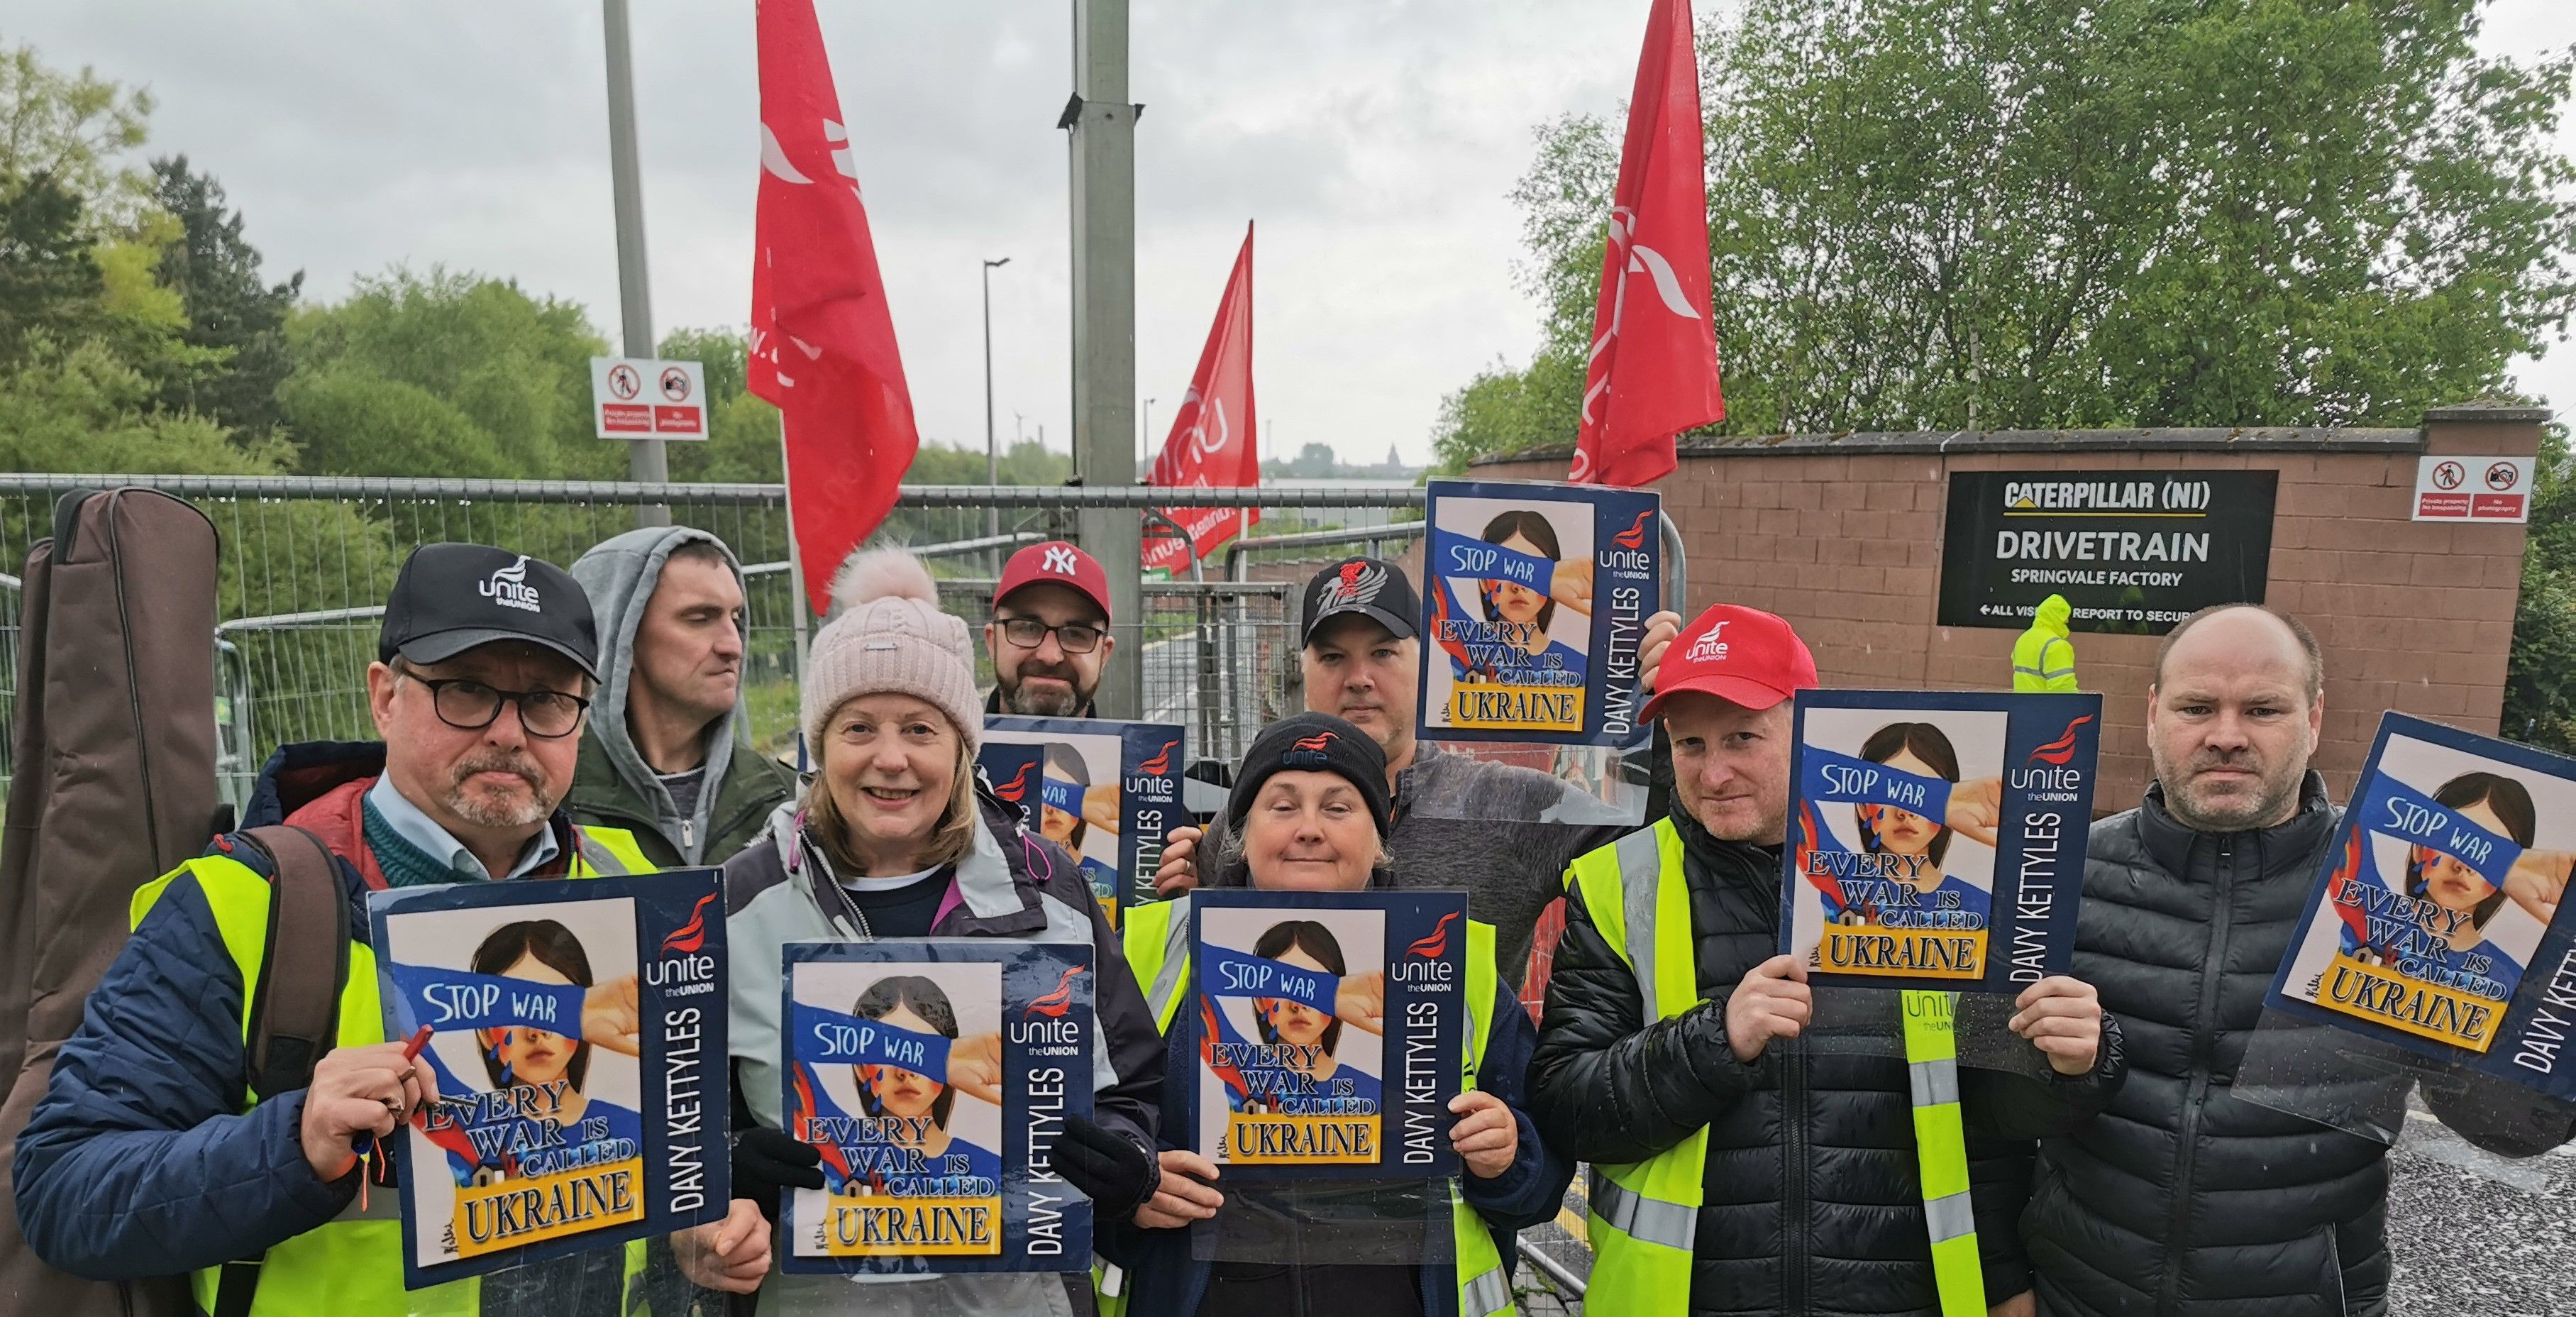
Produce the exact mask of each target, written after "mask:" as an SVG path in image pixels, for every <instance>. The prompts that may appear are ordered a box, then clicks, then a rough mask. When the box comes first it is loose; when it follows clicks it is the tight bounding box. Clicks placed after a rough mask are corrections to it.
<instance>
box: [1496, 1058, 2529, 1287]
mask: <svg viewBox="0 0 2576 1317" xmlns="http://www.w3.org/2000/svg"><path fill="white" fill-rule="evenodd" d="M2389 1172H2390V1179H2391V1181H2392V1182H2393V1187H2392V1188H2391V1189H2390V1192H2389V1200H2388V1238H2389V1246H2390V1250H2391V1252H2392V1253H2393V1254H2394V1255H2395V1258H2396V1268H2397V1269H2396V1277H2395V1280H2394V1282H2393V1283H2392V1284H2391V1286H2390V1289H2389V1317H2458V1315H2459V1314H2463V1313H2473V1314H2476V1317H2569V1314H2576V1147H2562V1148H2559V1149H2558V1150H2556V1151H2555V1152H2552V1153H2550V1154H2548V1155H2546V1156H2542V1157H2535V1158H2532V1159H2530V1160H2528V1161H2508V1160H2506V1159H2504V1158H2501V1157H2497V1156H2494V1155H2493V1154H2490V1153H2486V1152H2481V1151H2479V1150H2478V1149H2476V1148H2473V1147H2471V1146H2469V1144H2468V1143H2467V1142H2466V1141H2464V1140H2462V1139H2461V1138H2460V1136H2458V1135H2456V1134H2453V1133H2452V1132H2451V1131H2450V1130H2448V1129H2445V1128H2443V1126H2442V1124H2441V1122H2439V1121H2437V1120H2434V1119H2433V1118H2432V1116H2431V1115H2430V1114H2428V1113H2426V1112H2425V1111H2424V1110H2423V1109H2422V1108H2421V1107H2420V1106H2419V1107H2416V1108H2415V1109H2413V1110H2411V1111H2410V1112H2409V1113H2408V1116H2407V1121H2406V1131H2405V1133H2404V1135H2403V1136H2401V1137H2400V1138H2399V1139H2398V1141H2397V1147H2396V1149H2395V1150H2394V1151H2393V1152H2391V1153H2390V1155H2389ZM1582 1191H1583V1184H1582V1179H1581V1177H1580V1176H1578V1177H1577V1178H1576V1181H1575V1186H1574V1188H1573V1190H1572V1191H1570V1192H1568V1193H1567V1194H1566V1203H1567V1211H1566V1213H1565V1214H1564V1215H1561V1216H1559V1217H1558V1218H1557V1221H1556V1223H1555V1224H1551V1225H1545V1226H1541V1227H1539V1228H1537V1229H1535V1230H1529V1231H1524V1232H1522V1236H1521V1238H1522V1241H1523V1246H1524V1247H1525V1248H1535V1249H1540V1250H1543V1251H1545V1252H1546V1253H1547V1254H1548V1255H1549V1256H1550V1257H1552V1258H1554V1259H1555V1260H1557V1261H1558V1262H1560V1263H1563V1264H1565V1265H1566V1266H1567V1268H1568V1269H1570V1270H1572V1271H1574V1272H1575V1273H1576V1274H1577V1275H1589V1274H1590V1272H1591V1261H1592V1259H1591V1256H1590V1254H1588V1253H1587V1252H1586V1251H1585V1250H1584V1247H1583V1245H1582V1243H1581V1242H1580V1240H1579V1239H1578V1238H1577V1235H1576V1233H1574V1232H1579V1231H1580V1229H1581V1220H1582ZM1569 1226H1571V1227H1573V1232H1570V1231H1569V1230H1568V1227H1569ZM1519 1279H1520V1288H1521V1289H1522V1290H1523V1291H1524V1294H1525V1299H1524V1302H1523V1304H1522V1309H1521V1310H1522V1311H1523V1312H1524V1313H1531V1314H1545V1315H1547V1317H1554V1315H1556V1314H1579V1313H1581V1312H1582V1311H1583V1305H1582V1303H1581V1302H1580V1301H1568V1300H1565V1299H1563V1298H1562V1297H1560V1296H1558V1295H1557V1294H1555V1293H1554V1292H1553V1290H1552V1288H1551V1287H1550V1286H1549V1285H1548V1284H1547V1283H1546V1282H1545V1280H1544V1279H1543V1277H1542V1275H1541V1274H1540V1273H1539V1272H1538V1271H1537V1269H1536V1268H1533V1267H1531V1266H1529V1265H1527V1264H1526V1263H1525V1264H1524V1265H1523V1266H1522V1268H1521V1270H1520V1275H1519Z"/></svg>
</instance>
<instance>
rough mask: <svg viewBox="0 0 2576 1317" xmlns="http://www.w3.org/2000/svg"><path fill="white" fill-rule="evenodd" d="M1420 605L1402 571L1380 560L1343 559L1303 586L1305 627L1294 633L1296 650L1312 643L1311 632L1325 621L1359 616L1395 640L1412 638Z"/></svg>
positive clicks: (1312, 633) (1411, 585)
mask: <svg viewBox="0 0 2576 1317" xmlns="http://www.w3.org/2000/svg"><path fill="white" fill-rule="evenodd" d="M1421 612H1422V601H1421V600H1420V599H1418V598H1415V597H1414V593H1413V582H1412V580H1411V579H1409V578H1407V577H1406V576H1405V574H1404V569H1403V568H1401V567H1398V566H1396V565H1395V564H1394V563H1391V562H1388V561H1386V560H1384V559H1382V558H1344V559H1342V560H1341V561H1340V562H1337V563H1334V564H1333V565H1332V566H1330V567H1327V568H1325V569H1324V570H1322V571H1320V572H1317V573H1315V576H1314V579H1313V580H1310V581H1308V582H1306V625H1305V626H1304V627H1303V628H1302V629H1300V630H1299V631H1298V633H1297V643H1298V644H1299V645H1300V646H1305V645H1311V644H1313V643H1314V642H1315V628H1316V627H1317V626H1318V625H1320V624H1322V623H1323V622H1324V621H1325V620H1326V619H1327V618H1334V617H1339V616H1341V615H1342V614H1344V613H1362V614H1366V615H1367V616H1369V617H1372V618H1375V619H1377V622H1378V624H1379V625H1380V626H1383V627H1385V628H1386V629H1387V630H1389V631H1392V632H1394V633H1395V638H1396V639H1398V640H1402V639H1405V638H1406V637H1408V636H1411V635H1413V634H1414V632H1415V629H1416V623H1415V621H1414V619H1415V618H1416V617H1418V616H1420V615H1421Z"/></svg>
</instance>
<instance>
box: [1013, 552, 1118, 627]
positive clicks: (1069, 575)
mask: <svg viewBox="0 0 2576 1317" xmlns="http://www.w3.org/2000/svg"><path fill="white" fill-rule="evenodd" d="M1047 582H1053V583H1054V584H1057V585H1061V586H1064V587H1066V588H1067V589H1070V590H1072V591H1074V592H1076V593H1078V594H1080V595H1081V596H1082V597H1083V598H1085V599H1088V600H1090V601H1091V602H1093V603H1095V604H1098V605H1099V606H1100V618H1101V620H1102V621H1103V622H1107V621H1110V620H1111V618H1110V614H1109V573H1108V571H1107V570H1105V569H1103V568H1102V567H1101V565H1100V560H1099V559H1097V558H1094V557H1092V556H1091V555H1090V554H1087V553H1084V552H1083V551H1082V549H1081V547H1080V546H1079V545H1076V544H1073V543H1070V542H1068V541H1065V540H1048V541H1046V542H1044V543H1042V544H1032V545H1030V546H1029V547H1027V548H1025V549H1022V550H1020V551H1019V552H1018V553H1015V554H1012V555H1011V560H1010V561H1009V562H1006V563H1004V564H1002V579H1001V580H1000V581H999V582H997V583H995V585H994V586H993V606H994V607H996V608H999V607H1001V606H1002V601H1003V600H1005V599H1008V598H1010V597H1011V595H1012V593H1013V592H1015V591H1017V590H1018V589H1019V588H1020V587H1022V586H1024V585H1039V584H1043V583H1047Z"/></svg>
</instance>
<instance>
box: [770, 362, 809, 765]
mask: <svg viewBox="0 0 2576 1317" xmlns="http://www.w3.org/2000/svg"><path fill="white" fill-rule="evenodd" d="M795 479H796V473H795V472H794V471H791V470H789V469H788V466H787V413H785V412H780V413H779V414H778V482H779V489H780V490H781V491H782V492H785V493H786V501H785V506H786V509H787V588H788V589H789V590H790V591H793V592H794V595H795V597H794V598H793V599H792V600H790V601H789V604H788V614H787V615H788V616H789V617H791V618H793V619H795V631H796V652H795V655H794V656H793V657H794V668H795V671H796V687H797V689H799V690H802V689H804V687H805V628H806V625H807V623H808V621H809V620H810V619H809V618H808V617H807V616H806V615H807V614H808V613H809V612H811V611H812V609H813V605H812V604H810V603H808V602H807V599H806V594H805V551H804V550H803V549H801V548H798V547H797V546H796V495H795V494H794V493H793V492H792V490H790V488H789V485H790V482H792V481H794V480H795ZM800 766H801V765H800Z"/></svg>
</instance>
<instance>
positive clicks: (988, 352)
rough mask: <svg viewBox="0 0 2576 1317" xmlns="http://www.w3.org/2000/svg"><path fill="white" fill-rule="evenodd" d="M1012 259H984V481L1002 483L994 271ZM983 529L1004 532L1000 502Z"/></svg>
mask: <svg viewBox="0 0 2576 1317" xmlns="http://www.w3.org/2000/svg"><path fill="white" fill-rule="evenodd" d="M1010 263H1011V258H1010V257H1008V256H1005V257H1003V258H1002V259H1000V260H998V261H986V262H984V483H985V484H987V485H998V484H1000V483H1002V454H1001V450H1000V449H999V448H998V447H996V446H995V444H994V440H993V271H995V270H997V269H1000V268H1001V267H1003V266H1005V265H1008V264H1010ZM984 517H985V522H984V533H985V534H987V535H991V536H995V537H999V536H1000V535H1001V533H1002V509H1001V508H1000V506H999V505H996V506H994V507H992V508H988V509H986V510H985V513H984ZM1001 574H1002V550H1001V549H1000V548H999V547H998V546H996V547H995V548H994V550H993V575H994V576H995V577H996V578H998V577H1000V576H1001Z"/></svg>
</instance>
